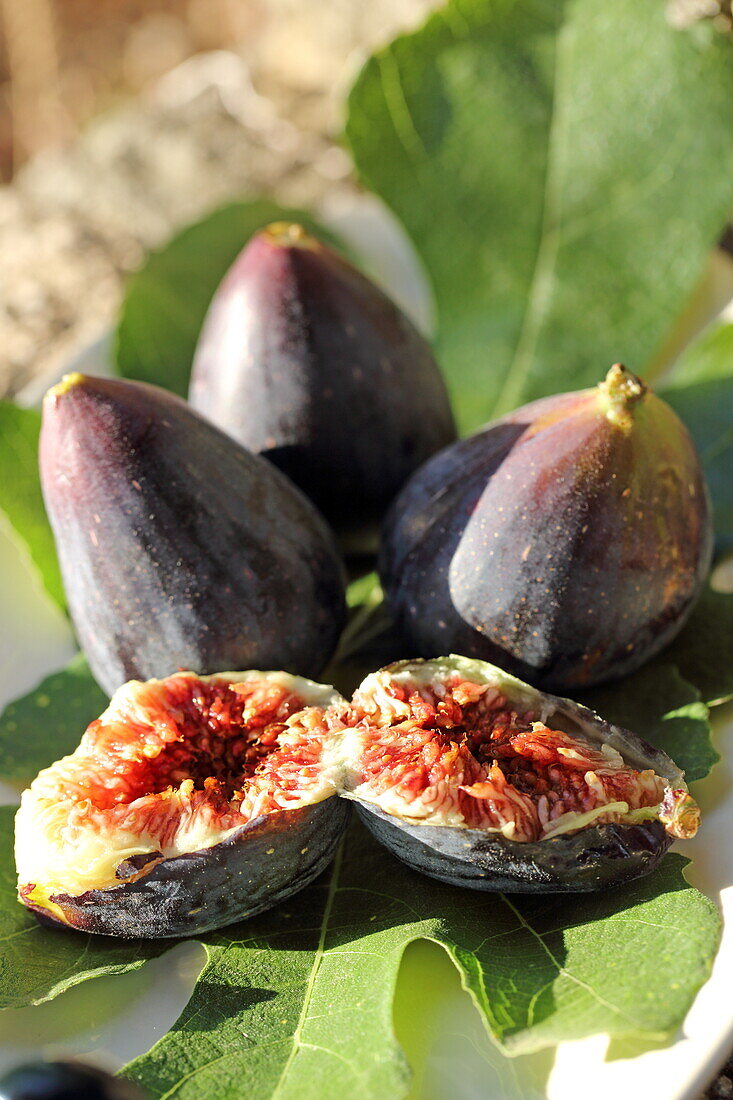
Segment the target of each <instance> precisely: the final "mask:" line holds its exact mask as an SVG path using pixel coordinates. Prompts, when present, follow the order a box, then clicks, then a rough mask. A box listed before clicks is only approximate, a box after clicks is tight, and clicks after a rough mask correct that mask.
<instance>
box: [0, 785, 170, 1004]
mask: <svg viewBox="0 0 733 1100" xmlns="http://www.w3.org/2000/svg"><path fill="white" fill-rule="evenodd" d="M14 816H15V810H14V809H13V808H12V807H10V806H2V807H0V942H2V945H3V950H2V954H1V955H0V1008H20V1007H22V1006H23V1005H37V1004H41V1003H42V1002H43V1001H50V1000H51V999H52V998H53V997H56V996H58V994H59V993H63V992H64V991H65V990H67V989H71V987H72V986H74V985H79V984H80V983H81V982H85V981H88V980H89V979H90V978H98V977H101V975H103V974H124V973H126V972H127V971H128V970H138V969H139V968H140V967H141V966H143V965H144V964H145V963H146V962H147V960H148V959H152V958H155V956H156V955H160V954H162V952H164V951H167V950H168V949H169V948H170V947H172V943H171V942H170V941H168V942H155V941H154V940H150V941H143V940H115V939H111V938H107V937H104V936H86V935H84V934H83V933H80V932H58V931H52V930H50V929H48V928H42V927H41V925H40V924H38V923H37V921H36V920H35V919H34V918H33V917H31V916H30V915H29V913H28V910H27V909H25V908H24V907H23V906H22V905H21V904H20V903H19V902H18V899H17V897H16V875H15V865H14V862H13V818H14Z"/></svg>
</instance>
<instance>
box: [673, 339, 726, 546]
mask: <svg viewBox="0 0 733 1100" xmlns="http://www.w3.org/2000/svg"><path fill="white" fill-rule="evenodd" d="M659 392H660V394H661V395H662V396H663V397H664V398H665V399H666V400H667V401H668V402H669V403H670V405H671V406H672V408H673V409H675V411H676V412H677V414H678V415H679V416H680V417H681V418H682V420H684V422H685V424H686V425H687V427H688V429H689V431H690V434H691V435H692V438H693V439H694V440H695V444H696V445H697V449H698V453H699V455H700V460H701V462H702V466H703V469H704V471H705V477H706V478H707V482H708V485H709V487H710V495H711V496H712V500H713V520H714V522H715V535H716V543H717V548H718V551H719V552H721V553H725V552H727V551H729V550H733V478H732V477H731V476H730V472H731V468H733V424H731V415H730V411H731V409H732V408H733V324H731V323H717V324H715V325H713V326H712V327H711V328H710V329H708V330H707V331H706V332H705V333H703V335H702V336H701V337H700V338H699V339H697V340H695V341H694V342H693V343H692V344H691V345H690V346H689V347H688V348H687V349H686V351H685V352H684V353H683V354H682V356H681V357H680V358H679V360H678V361H677V363H675V366H674V368H673V370H672V371H671V373H670V375H669V377H668V378H665V379H664V380H663V385H661V386H660V387H659Z"/></svg>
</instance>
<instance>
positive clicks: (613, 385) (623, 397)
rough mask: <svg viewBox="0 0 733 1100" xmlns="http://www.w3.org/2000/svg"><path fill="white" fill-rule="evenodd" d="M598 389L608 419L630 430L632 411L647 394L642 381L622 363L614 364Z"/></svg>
mask: <svg viewBox="0 0 733 1100" xmlns="http://www.w3.org/2000/svg"><path fill="white" fill-rule="evenodd" d="M598 389H599V390H600V393H601V396H602V398H603V403H604V405H605V413H606V416H607V418H608V419H609V420H610V421H611V423H612V424H616V425H617V426H618V427H620V428H629V427H630V426H631V416H630V412H631V409H632V407H633V406H634V405H635V404H636V402H637V401H640V400H641V398H642V397H643V396H644V394H645V393H646V392H647V388H646V386H645V385H644V383H643V382H642V380H641V379H640V378H637V376H636V375H635V374H632V373H631V371H630V370H627V369H626V367H625V366H623V364H622V363H614V365H613V366H612V367H611V369H610V370H609V372H608V374H607V375H606V377H605V378H604V380H603V381H602V382H599V383H598Z"/></svg>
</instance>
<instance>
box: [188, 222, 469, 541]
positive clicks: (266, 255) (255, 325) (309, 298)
mask: <svg viewBox="0 0 733 1100" xmlns="http://www.w3.org/2000/svg"><path fill="white" fill-rule="evenodd" d="M189 399H190V401H191V404H192V405H193V406H194V408H196V409H198V410H199V411H200V412H202V413H203V414H204V415H205V416H207V417H209V418H210V419H211V420H212V421H213V422H214V423H215V424H218V425H219V427H221V428H223V429H224V430H225V431H227V432H229V433H230V434H231V435H232V436H234V438H235V439H237V440H238V441H239V442H240V443H243V444H244V445H245V446H246V447H248V448H250V450H252V451H255V452H257V453H260V454H263V455H265V457H266V458H268V459H269V460H270V461H271V462H273V463H274V464H275V465H276V466H278V467H279V468H280V469H281V470H282V471H283V472H284V473H286V474H287V475H288V476H289V477H291V478H292V480H293V481H294V482H295V483H296V485H298V486H299V487H300V488H301V489H302V490H303V492H304V493H306V494H307V496H309V497H310V498H311V499H312V500H313V501H314V502H315V503H316V504H317V505H318V507H319V508H320V509H321V511H322V512H323V513H324V515H325V516H326V517H327V518H328V519H329V520H330V521H331V523H332V524H333V526H334V527H336V528H337V529H339V530H340V531H341V532H342V533H343V532H345V533H346V534H347V535H348V534H351V535H352V538H357V537H358V531H359V530H360V529H364V530H366V529H368V527H369V525H370V523H371V524H372V526H373V525H374V522H375V521H376V520H380V519H381V518H382V516H383V515H384V512H385V510H386V508H387V506H388V504H389V503H390V501H391V500H392V499H393V497H394V496H395V494H396V493H397V492H398V491H399V489H400V488H401V486H402V485H403V484H404V482H405V481H406V480H407V478H408V477H409V475H410V474H411V473H412V472H413V471H414V470H415V469H417V467H418V466H419V465H420V464H421V463H422V462H424V461H425V460H426V459H427V458H429V457H430V456H431V455H432V454H434V453H435V452H436V451H437V450H439V449H440V448H441V447H443V446H445V445H446V444H447V443H450V441H451V440H453V439H455V426H454V423H453V416H452V413H451V410H450V405H449V402H448V397H447V394H446V389H445V386H444V384H443V381H442V378H441V375H440V372H439V370H438V367H437V365H436V363H435V360H434V359H433V356H432V353H431V351H430V348H429V346H428V344H427V342H426V341H425V340H424V339H423V337H422V336H421V335H420V334H419V333H418V332H417V330H416V329H415V328H414V326H413V325H412V323H411V322H410V321H409V320H408V319H407V317H405V315H404V314H403V313H402V312H401V311H400V310H399V309H398V308H397V306H396V305H395V304H394V303H393V302H392V301H390V299H389V298H387V297H386V296H385V295H384V294H383V293H382V291H381V290H379V289H378V288H377V287H376V286H375V285H374V284H373V283H371V282H370V281H369V280H368V279H367V278H365V277H364V276H363V275H361V274H360V273H359V272H358V271H357V270H356V269H355V268H353V267H352V266H351V265H350V264H349V263H347V262H346V260H344V259H343V258H342V257H341V256H339V255H338V254H337V253H336V252H335V251H333V250H332V249H330V248H327V247H326V246H325V245H323V244H321V243H320V242H319V241H317V240H315V239H314V238H313V237H311V236H308V235H307V234H306V233H305V232H304V231H303V230H302V229H301V228H300V227H299V226H296V225H284V224H276V225H272V226H270V227H269V228H268V229H266V230H264V231H262V232H260V233H258V234H257V235H256V236H255V237H253V238H252V240H251V241H250V243H249V244H248V245H247V247H246V248H245V249H244V251H243V252H242V253H241V254H240V256H239V258H238V259H237V260H236V261H235V263H234V265H233V267H232V268H231V269H230V271H229V273H228V274H227V275H226V277H225V279H224V281H223V282H222V284H221V286H220V287H219V289H218V290H217V292H216V294H215V296H214V299H213V301H212V303H211V306H210V309H209V313H208V316H207V318H206V321H205V324H204V327H203V330H202V332H201V337H200V340H199V345H198V348H197V351H196V356H195V360H194V366H193V375H192V380H191V389H190V394H189ZM355 532H356V534H355Z"/></svg>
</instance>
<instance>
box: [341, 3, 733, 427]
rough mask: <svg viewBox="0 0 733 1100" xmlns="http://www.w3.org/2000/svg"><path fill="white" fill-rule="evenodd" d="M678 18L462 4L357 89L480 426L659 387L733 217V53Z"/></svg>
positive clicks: (369, 68)
mask: <svg viewBox="0 0 733 1100" xmlns="http://www.w3.org/2000/svg"><path fill="white" fill-rule="evenodd" d="M666 8H667V4H666V0H646V2H645V3H638V2H637V0H618V2H617V3H615V4H613V5H609V4H599V3H597V2H596V0H527V2H525V3H517V2H511V0H498V2H497V0H451V2H449V3H448V4H447V5H446V6H445V8H443V9H441V10H440V11H438V12H437V13H436V14H435V15H433V16H432V17H431V18H430V19H429V20H428V22H427V23H426V24H425V26H424V27H423V28H422V29H420V30H418V31H417V32H415V33H414V34H408V35H405V36H404V37H402V38H398V39H397V40H396V41H394V42H392V43H391V44H390V45H388V46H386V47H385V48H383V49H382V50H380V51H379V52H378V53H377V54H375V56H374V57H372V58H371V59H370V60H369V61H368V62H367V64H366V65H365V67H364V69H363V71H362V72H361V74H360V76H359V77H358V79H357V81H356V84H355V85H354V88H353V90H352V92H351V95H350V99H349V113H348V119H347V124H346V136H347V139H348V141H349V143H350V146H351V149H352V151H353V155H354V159H355V162H356V166H357V169H358V171H359V173H360V175H361V178H362V180H363V181H364V183H365V184H367V185H368V186H369V187H370V188H371V189H372V190H373V191H375V192H376V193H377V194H378V195H380V196H381V197H382V198H383V199H384V200H385V201H386V203H387V204H388V205H389V206H390V207H391V208H392V209H393V210H394V211H395V213H396V214H397V216H398V217H399V218H400V220H401V221H402V222H403V224H404V226H405V227H406V229H407V230H408V232H409V234H410V236H411V237H412V240H413V241H414V243H415V245H416V247H417V249H418V251H419V253H420V255H421V257H422V259H423V261H424V263H425V265H426V268H427V271H428V274H429V276H430V278H431V280H432V284H433V289H434V292H435V296H436V302H437V310H438V325H439V330H438V357H439V359H440V361H441V362H442V363H443V366H444V367H445V370H446V372H447V375H448V378H449V382H450V387H451V390H452V394H453V397H454V400H455V406H456V410H457V413H458V417H459V422H460V424H461V426H462V427H463V428H464V429H469V428H472V427H474V426H475V425H477V424H479V423H481V422H482V421H484V420H486V419H488V418H489V417H490V416H491V415H493V414H497V413H500V412H504V411H506V410H508V409H510V408H512V407H514V406H516V405H519V404H521V403H522V402H524V401H527V400H529V399H530V398H534V397H538V396H541V395H544V394H548V393H554V392H558V391H562V390H572V389H577V388H579V387H581V386H585V385H591V384H593V383H595V382H597V381H598V380H599V379H600V378H601V377H602V375H603V374H604V372H605V371H606V369H607V367H608V366H609V365H610V364H611V363H613V362H616V361H617V360H618V359H619V358H620V359H623V361H624V362H626V363H628V365H629V366H631V367H632V368H633V369H635V370H638V371H639V372H640V373H648V368H649V366H650V364H652V363H653V361H654V356H655V354H656V352H657V351H658V349H659V348H660V346H661V345H662V343H663V340H664V337H665V335H666V333H667V332H668V331H669V330H670V328H671V326H672V323H673V322H674V320H675V318H676V316H677V315H678V313H679V312H680V309H681V307H682V305H683V303H685V301H686V300H687V299H688V297H689V296H690V294H691V292H692V290H693V288H694V286H695V284H696V282H697V281H698V279H699V277H700V274H701V271H702V268H703V263H704V260H705V258H706V256H707V253H708V251H709V249H710V248H711V246H712V245H713V244H714V242H715V240H716V238H717V236H718V235H719V233H720V232H721V230H722V228H723V226H724V225H725V223H726V220H727V216H728V214H729V212H730V210H731V208H732V207H733V143H732V142H731V141H730V140H729V138H730V134H729V113H730V112H729V104H730V102H731V99H732V98H733V63H732V62H733V41H731V40H730V39H729V38H728V37H727V36H725V35H722V34H720V33H718V32H717V31H716V30H715V29H714V28H713V26H712V25H711V24H710V23H706V24H705V25H698V26H697V27H695V28H694V30H686V31H681V30H678V29H675V28H673V27H672V26H671V25H670V24H669V22H668V21H667V19H666V14H665V13H666ZM640 42H643V43H644V48H643V49H639V43H640Z"/></svg>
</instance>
